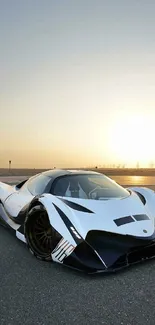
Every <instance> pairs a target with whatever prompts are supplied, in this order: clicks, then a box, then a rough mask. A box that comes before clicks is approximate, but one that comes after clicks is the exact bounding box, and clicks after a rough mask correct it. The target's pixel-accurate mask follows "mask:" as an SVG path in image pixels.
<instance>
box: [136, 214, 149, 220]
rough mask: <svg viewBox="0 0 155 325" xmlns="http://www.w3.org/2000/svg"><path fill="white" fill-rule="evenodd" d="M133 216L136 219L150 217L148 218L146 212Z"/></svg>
mask: <svg viewBox="0 0 155 325" xmlns="http://www.w3.org/2000/svg"><path fill="white" fill-rule="evenodd" d="M133 217H134V218H135V219H136V220H137V221H141V220H150V218H149V217H148V216H147V215H146V214H137V215H133Z"/></svg>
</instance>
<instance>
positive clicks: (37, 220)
mask: <svg viewBox="0 0 155 325" xmlns="http://www.w3.org/2000/svg"><path fill="white" fill-rule="evenodd" d="M25 237H26V241H27V246H28V248H29V250H30V252H31V253H32V254H33V255H35V256H36V257H37V258H39V259H41V260H44V261H51V260H52V257H51V252H52V251H53V249H54V248H55V247H56V245H57V244H58V242H59V241H60V239H61V235H60V234H59V233H58V232H57V231H56V230H55V229H54V228H53V227H52V226H51V224H50V221H49V218H48V214H47V211H46V209H45V208H44V207H43V205H36V206H34V207H32V208H31V209H30V211H29V212H28V214H27V217H26V219H25Z"/></svg>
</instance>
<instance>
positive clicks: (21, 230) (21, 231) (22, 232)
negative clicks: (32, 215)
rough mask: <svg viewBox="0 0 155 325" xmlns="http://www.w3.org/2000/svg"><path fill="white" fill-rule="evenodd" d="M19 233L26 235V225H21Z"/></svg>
mask: <svg viewBox="0 0 155 325" xmlns="http://www.w3.org/2000/svg"><path fill="white" fill-rule="evenodd" d="M17 231H19V232H20V233H21V234H23V235H25V232H24V224H23V225H21V226H20V227H19V228H18V229H17Z"/></svg>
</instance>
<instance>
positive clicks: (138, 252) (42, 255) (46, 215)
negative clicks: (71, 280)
mask: <svg viewBox="0 0 155 325" xmlns="http://www.w3.org/2000/svg"><path fill="white" fill-rule="evenodd" d="M154 217H155V194H154V191H152V190H150V189H148V188H140V187H135V188H128V189H125V188H123V187H122V186H120V185H118V184H117V183H116V182H114V181H113V180H111V179H110V178H108V177H107V176H105V175H103V174H100V173H96V172H90V171H80V170H77V171H76V170H49V171H47V172H43V173H41V174H37V175H35V176H34V177H31V178H29V179H28V180H25V181H23V182H21V183H19V184H17V185H13V186H10V185H7V184H5V183H2V182H1V183H0V222H1V223H2V224H3V225H4V226H6V227H8V228H10V229H11V230H12V231H14V233H15V235H16V237H17V238H18V239H20V240H22V241H23V242H24V243H26V244H27V246H28V248H29V249H30V251H31V252H32V253H33V254H34V255H35V256H36V257H38V258H39V259H42V260H49V261H55V262H59V263H62V264H64V265H67V266H69V267H72V268H75V269H78V270H81V271H86V272H87V273H96V272H108V271H115V270H118V269H120V268H123V267H126V266H128V265H130V264H134V263H137V262H140V261H143V260H146V259H150V258H153V257H155V229H154Z"/></svg>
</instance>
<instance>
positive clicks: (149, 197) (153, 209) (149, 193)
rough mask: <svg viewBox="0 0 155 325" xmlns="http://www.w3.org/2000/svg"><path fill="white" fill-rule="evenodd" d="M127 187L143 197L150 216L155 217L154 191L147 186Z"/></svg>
mask: <svg viewBox="0 0 155 325" xmlns="http://www.w3.org/2000/svg"><path fill="white" fill-rule="evenodd" d="M127 189H128V190H131V191H133V192H136V193H140V194H141V195H142V196H143V197H144V198H145V200H146V203H145V205H146V208H147V209H148V210H149V212H150V214H151V216H152V217H154V218H155V192H154V191H153V190H151V189H150V188H147V187H129V188H127Z"/></svg>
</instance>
